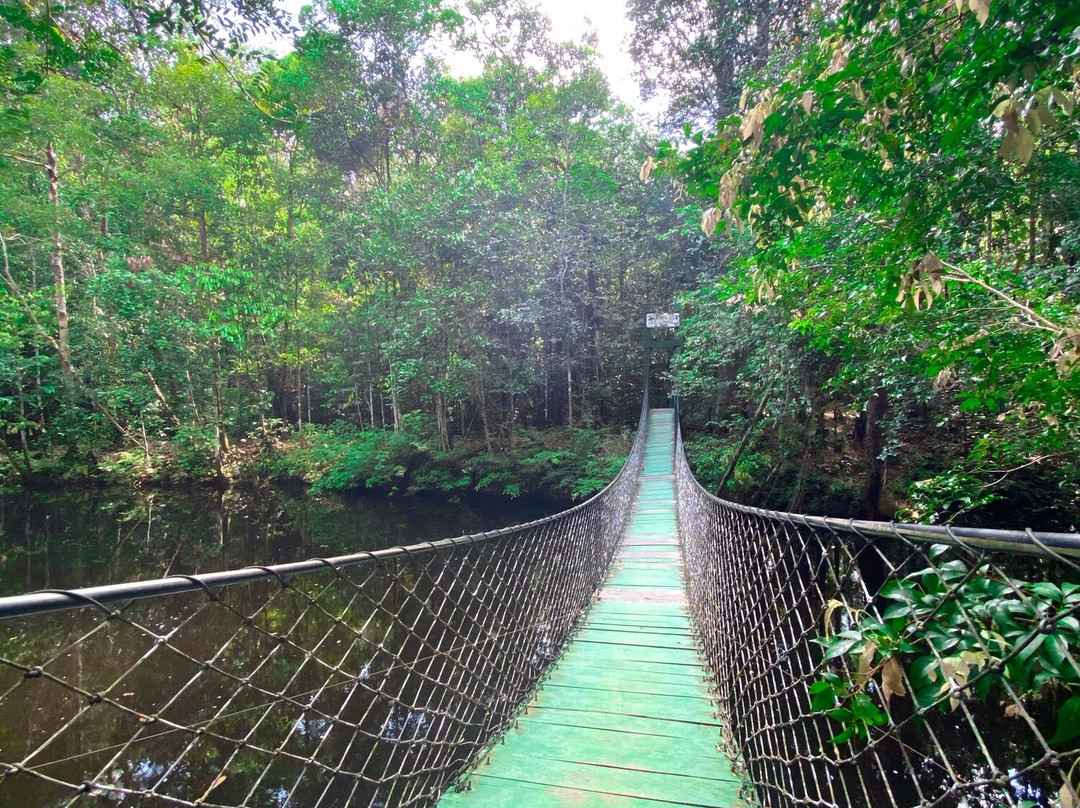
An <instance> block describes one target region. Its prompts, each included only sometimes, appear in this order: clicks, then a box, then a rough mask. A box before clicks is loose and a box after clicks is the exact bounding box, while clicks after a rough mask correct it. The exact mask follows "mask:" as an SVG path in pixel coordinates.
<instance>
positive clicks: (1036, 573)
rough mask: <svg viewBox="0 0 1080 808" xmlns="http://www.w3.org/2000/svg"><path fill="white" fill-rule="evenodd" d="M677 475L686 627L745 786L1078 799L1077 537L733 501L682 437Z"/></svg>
mask: <svg viewBox="0 0 1080 808" xmlns="http://www.w3.org/2000/svg"><path fill="white" fill-rule="evenodd" d="M676 474H677V483H678V500H679V509H680V512H679V522H680V530H681V533H682V537H683V553H684V561H685V568H686V578H687V595H688V601H689V606H690V610H691V614H692V618H693V622H694V625H695V631H696V632H697V634H698V636H699V640H700V642H701V644H702V647H703V652H704V654H705V656H706V658H707V662H708V665H709V668H710V670H711V672H712V673H713V685H714V688H715V691H716V698H717V702H718V704H719V708H720V715H721V718H722V719H723V721H724V725H725V735H724V742H725V745H726V746H727V747H728V750H727V751H728V752H729V754H730V755H731V756H732V758H733V759H734V760H735V761H736V764H737V767H738V770H739V771H740V772H741V773H742V776H743V777H744V778H745V781H746V782H747V784H748V787H747V791H748V793H749V794H752V795H753V796H755V797H756V798H757V800H758V801H759V802H760V804H761V805H763V806H769V808H780V806H795V805H800V806H801V805H806V806H845V807H846V808H866V807H867V806H874V807H875V808H877V807H878V806H881V807H884V806H895V807H896V808H908V806H957V808H959V807H961V806H963V807H964V808H999V807H1000V806H1017V807H1021V806H1022V807H1023V808H1030V807H1031V806H1060V808H1072V806H1077V805H1080V800H1077V797H1076V789H1077V784H1078V781H1080V764H1078V762H1077V761H1078V760H1080V666H1078V660H1080V622H1078V620H1077V618H1078V616H1080V615H1078V614H1077V612H1078V611H1080V587H1077V586H1076V585H1075V583H1080V567H1078V565H1077V562H1076V559H1077V558H1078V557H1080V542H1078V538H1080V537H1077V536H1076V535H1073V534H1037V533H1031V532H1028V533H1018V532H1006V531H987V530H961V529H959V528H957V529H949V528H943V527H937V526H925V525H924V526H894V525H889V524H884V523H871V522H845V521H842V520H833V519H823V518H820V517H805V516H798V515H794V514H783V513H776V512H771V511H763V510H758V509H754V508H748V507H744V506H739V505H735V504H732V503H729V502H725V501H723V500H719V499H717V498H715V497H713V496H712V495H710V494H709V493H707V492H706V491H705V490H704V489H703V488H702V487H701V486H700V485H699V484H698V483H697V481H696V480H695V479H694V477H693V474H692V473H691V471H690V468H689V466H688V465H687V462H686V458H685V456H684V455H683V452H682V448H681V444H680V445H679V447H678V448H677V451H676ZM1070 582H1073V583H1070Z"/></svg>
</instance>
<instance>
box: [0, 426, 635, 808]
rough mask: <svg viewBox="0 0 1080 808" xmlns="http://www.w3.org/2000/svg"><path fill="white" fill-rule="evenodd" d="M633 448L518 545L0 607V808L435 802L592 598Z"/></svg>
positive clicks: (519, 534)
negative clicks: (587, 496)
mask: <svg viewBox="0 0 1080 808" xmlns="http://www.w3.org/2000/svg"><path fill="white" fill-rule="evenodd" d="M643 437H644V419H643V420H642V427H641V428H640V429H639V434H638V436H637V439H636V440H635V442H634V446H633V449H632V451H631V454H630V457H629V460H628V461H627V464H626V466H625V467H624V469H623V471H622V472H621V473H620V475H619V476H618V478H617V479H616V480H615V481H614V482H613V483H612V484H611V485H610V486H608V487H607V488H606V489H605V490H604V491H603V492H601V493H600V494H598V495H597V496H596V497H594V498H593V499H591V500H589V501H588V502H586V503H583V504H581V505H579V506H577V507H575V508H573V509H571V510H568V511H566V512H564V513H561V514H558V515H556V516H553V517H550V518H547V519H543V520H540V521H536V522H531V523H528V524H524V525H520V526H517V527H513V528H506V529H503V530H498V531H494V532H491V533H486V534H482V535H477V536H468V537H463V538H459V539H447V540H443V541H437V542H431V543H427V544H421V545H414V546H411V547H405V548H396V549H391V550H381V551H375V552H367V553H359V554H356V555H353V556H347V557H341V558H331V559H318V560H313V561H305V562H298V563H293V564H283V565H279V566H275V567H267V568H249V569H245V570H238V571H233V572H222V573H212V574H208V575H202V576H191V577H186V576H174V577H172V578H168V579H162V580H159V581H147V582H139V583H133V584H121V585H116V586H106V587H96V588H93V589H86V590H80V591H75V592H40V593H32V594H30V595H25V596H21V597H16V598H6V599H2V600H0V617H4V618H6V619H4V620H3V621H0V805H2V806H5V807H7V806H11V807H12V808H14V806H19V808H34V807H35V806H81V805H91V804H100V805H108V804H113V805H124V806H127V805H179V806H192V805H205V806H253V807H254V806H260V807H261V806H277V807H278V808H284V806H297V807H299V806H303V807H304V808H329V806H346V805H347V806H351V807H353V808H359V807H360V806H370V807H371V808H388V807H389V806H420V805H428V804H431V803H433V802H434V801H435V799H436V798H437V797H438V795H439V794H440V793H441V792H442V791H443V790H444V789H445V787H446V786H447V785H448V784H449V783H450V782H452V781H453V780H454V779H455V778H456V777H458V776H459V775H460V774H461V773H462V772H463V771H464V770H465V768H466V767H467V766H468V765H469V764H470V762H471V761H473V760H474V756H475V754H476V753H477V752H478V751H479V750H480V749H482V748H483V747H484V746H485V745H487V744H489V743H491V742H493V741H494V740H496V739H497V738H498V736H499V734H500V733H501V732H502V731H503V730H504V729H505V726H506V724H507V722H508V721H509V720H510V719H511V718H512V717H513V716H514V714H515V713H516V711H517V710H518V709H519V708H520V706H521V705H522V704H523V703H524V701H525V700H526V699H527V697H528V696H529V694H530V693H531V692H532V691H533V690H534V688H535V687H536V685H537V684H538V682H539V681H540V679H541V677H542V676H543V675H544V674H545V672H546V671H547V670H548V668H549V667H550V666H551V663H552V662H553V661H554V659H555V658H556V656H557V655H558V653H559V652H560V649H561V648H562V647H563V646H564V644H565V643H566V641H567V639H568V637H569V636H570V635H571V633H572V632H573V630H574V628H575V626H576V625H577V623H578V621H579V618H580V616H581V614H582V613H583V610H584V609H585V607H586V606H587V605H588V604H589V602H590V600H591V598H592V597H593V595H594V593H595V592H596V591H597V589H598V588H599V586H600V585H601V583H602V582H603V579H604V576H605V574H606V571H607V569H608V566H609V563H610V561H611V559H612V557H613V554H614V552H615V549H616V546H617V543H618V539H619V535H620V532H621V529H622V526H623V523H624V521H625V519H626V517H627V513H628V512H629V508H630V503H631V501H632V497H633V494H634V490H635V487H636V484H637V471H638V466H639V464H640V459H641V452H642V445H643Z"/></svg>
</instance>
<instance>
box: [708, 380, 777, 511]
mask: <svg viewBox="0 0 1080 808" xmlns="http://www.w3.org/2000/svg"><path fill="white" fill-rule="evenodd" d="M775 386H776V379H773V380H772V381H770V382H769V386H768V387H766V388H765V393H764V394H763V395H762V396H761V401H760V402H758V406H757V410H755V411H754V415H753V417H752V418H751V419H750V423H749V424H748V425H747V427H746V432H744V433H743V436H742V440H741V441H739V445H738V446H737V447H735V454H733V455H732V456H731V460H730V461H729V462H728V467H727V469H726V470H725V471H724V476H723V477H721V478H720V484H719V485H718V486H717V487H716V492H717V495H718V496H723V491H724V486H725V485H727V484H728V481H729V480H730V479H731V478H732V477H733V476H734V474H735V466H736V465H737V464H738V462H739V458H740V457H742V453H743V452H744V451H746V447H747V445H748V444H749V443H750V436H751V435H753V434H754V427H755V426H757V422H758V421H760V420H761V416H762V415H763V414H764V413H765V405H766V404H768V403H769V399H770V398H771V397H772V391H773V388H774V387H775Z"/></svg>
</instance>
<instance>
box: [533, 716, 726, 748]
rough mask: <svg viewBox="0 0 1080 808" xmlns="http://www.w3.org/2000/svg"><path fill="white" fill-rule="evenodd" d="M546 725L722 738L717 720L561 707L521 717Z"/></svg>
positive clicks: (697, 738) (696, 740) (700, 740)
mask: <svg viewBox="0 0 1080 808" xmlns="http://www.w3.org/2000/svg"><path fill="white" fill-rule="evenodd" d="M526 719H528V720H529V721H532V722H534V723H542V724H569V725H572V726H578V727H593V728H595V729H609V730H614V731H616V732H631V733H635V734H638V735H655V736H657V737H659V738H684V739H686V740H687V741H690V742H693V743H694V744H696V745H700V744H701V743H704V742H706V741H707V742H709V743H711V744H712V745H713V746H715V745H716V744H717V742H718V741H719V740H720V736H719V735H717V733H716V727H717V724H716V722H715V721H713V722H711V723H706V722H702V721H672V720H671V719H668V718H652V717H650V716H646V715H623V714H622V713H604V712H597V711H595V710H568V709H565V708H560V707H539V706H533V707H530V708H529V711H528V714H527V715H525V716H523V717H522V718H521V720H522V721H524V720H526Z"/></svg>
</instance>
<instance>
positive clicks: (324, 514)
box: [0, 488, 564, 595]
mask: <svg viewBox="0 0 1080 808" xmlns="http://www.w3.org/2000/svg"><path fill="white" fill-rule="evenodd" d="M563 507H564V504H563V503H551V502H538V501H527V500H517V501H508V500H503V499H498V498H475V499H470V500H468V501H467V502H449V501H447V500H445V499H441V498H436V497H424V496H411V497H403V498H398V499H387V498H385V497H379V496H359V497H355V496H354V497H335V496H327V497H320V498H317V499H316V498H313V497H310V496H308V495H306V494H305V493H303V492H301V491H295V490H288V489H269V488H266V489H231V490H229V491H225V492H216V491H165V492H161V491H159V492H154V493H142V492H133V491H119V490H84V491H65V492H50V493H40V492H35V493H26V494H20V495H12V494H7V495H0V594H2V595H13V594H18V593H20V592H26V591H30V590H33V589H72V588H77V587H82V586H93V585H97V584H105V583H116V582H120V581H131V580H138V579H145V578H158V577H162V576H165V575H170V574H194V573H204V572H212V571H216V570H223V569H232V568H235V567H243V566H247V565H250V564H276V563H281V562H286V561H298V560H301V559H305V558H312V557H315V556H331V555H343V554H347V553H352V552H356V551H358V550H374V549H379V548H382V547H391V546H394V545H401V544H411V543H414V542H416V541H426V540H430V539H437V538H444V537H446V536H457V535H461V534H464V533H471V532H477V531H482V530H491V529H494V528H498V527H504V526H506V525H511V524H517V523H520V522H524V521H528V520H531V519H537V518H540V517H541V516H545V515H547V514H549V513H554V512H556V511H558V510H561V509H562V508H563Z"/></svg>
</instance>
